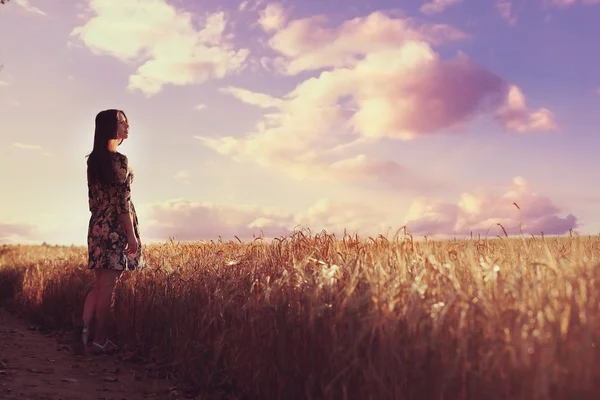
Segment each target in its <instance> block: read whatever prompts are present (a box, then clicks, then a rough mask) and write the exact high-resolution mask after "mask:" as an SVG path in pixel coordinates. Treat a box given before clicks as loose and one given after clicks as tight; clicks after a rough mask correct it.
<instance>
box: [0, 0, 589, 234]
mask: <svg viewBox="0 0 600 400" xmlns="http://www.w3.org/2000/svg"><path fill="white" fill-rule="evenodd" d="M427 4H428V3H427V2H425V1H407V2H404V3H403V5H402V6H401V8H398V6H397V3H395V2H391V1H371V2H368V3H365V2H360V1H341V0H331V1H323V2H313V1H307V2H291V1H287V2H285V1H284V2H267V1H259V2H257V1H254V0H253V1H247V2H242V1H203V2H192V1H182V0H179V1H175V0H172V1H169V0H148V1H145V2H139V1H116V0H90V1H73V2H68V3H67V2H62V1H58V0H48V1H44V2H42V1H39V0H38V1H36V0H29V1H24V0H11V1H10V3H9V4H7V5H4V6H0V60H1V62H2V63H3V65H4V68H3V69H2V70H1V71H0V104H2V107H0V118H1V119H2V121H3V125H2V127H3V129H2V131H3V133H2V135H1V136H0V167H1V168H0V171H2V172H0V186H1V187H3V188H5V189H6V190H4V193H3V205H4V207H2V209H0V241H2V242H8V243H13V242H19V243H21V242H22V243H36V242H42V241H46V242H50V243H58V244H71V243H75V244H85V238H86V232H87V223H88V219H89V211H88V209H87V188H86V183H85V155H86V154H87V153H88V152H89V151H90V150H91V145H92V137H93V119H94V117H95V114H96V113H97V112H98V111H100V110H102V109H105V108H121V109H123V110H125V112H126V113H127V115H128V116H129V119H130V122H131V133H130V139H128V140H127V141H126V142H125V143H124V144H123V145H122V148H121V150H120V151H122V152H123V153H124V154H127V156H128V157H129V158H130V162H131V164H132V166H133V168H134V170H135V172H136V181H135V182H134V185H133V188H132V189H133V201H134V202H135V204H136V208H137V209H138V210H139V214H140V215H139V217H140V228H141V231H142V236H144V237H145V238H146V241H148V242H150V241H155V240H164V239H166V238H168V237H169V236H173V237H175V238H176V239H181V240H196V239H212V238H216V237H218V236H222V237H226V238H227V237H229V238H230V237H233V235H234V234H235V235H238V236H240V237H246V238H248V237H252V235H253V234H260V232H261V231H262V232H263V233H264V234H265V236H268V237H273V236H278V235H284V234H289V233H290V232H292V231H293V230H294V228H296V227H310V228H311V229H312V230H313V231H318V230H321V229H326V230H328V231H330V232H336V233H339V232H342V231H343V230H344V228H346V229H348V230H349V231H357V232H358V233H359V234H361V235H363V236H368V235H375V234H378V233H385V232H386V231H387V230H388V229H390V228H391V229H397V228H399V227H400V226H403V225H405V224H406V225H407V226H408V229H409V230H410V231H412V232H413V233H414V234H415V235H417V236H419V235H429V236H431V235H439V236H440V237H443V236H459V237H460V236H468V235H469V233H470V232H475V233H477V232H485V231H487V229H488V228H489V227H490V226H494V225H495V224H496V223H501V224H503V225H504V226H505V227H507V229H508V230H509V231H510V232H511V233H515V232H517V231H518V226H519V223H521V226H522V227H523V228H524V230H525V231H526V232H527V233H539V232H540V231H544V232H545V233H553V234H565V233H568V231H569V229H574V230H576V231H579V232H581V233H597V232H598V231H599V230H600V217H598V216H597V213H596V212H595V210H596V208H597V207H598V205H599V203H600V194H598V193H597V191H596V189H595V187H596V185H597V183H598V182H600V179H599V178H600V173H599V172H598V168H596V157H595V154H596V151H597V149H598V148H599V145H600V139H598V135H597V134H596V133H597V130H598V126H600V115H599V113H598V110H599V109H600V71H599V70H598V68H597V66H598V64H599V62H600V52H598V51H595V48H596V47H597V44H596V43H595V38H597V37H598V36H599V35H600V26H598V24H595V23H594V21H598V20H600V2H599V1H594V0H582V1H573V0H552V1H550V0H533V1H530V2H526V3H524V2H521V3H517V2H510V1H506V0H504V1H485V2H483V1H482V2H475V1H472V0H463V1H459V0H443V1H439V0H438V1H437V2H436V3H431V4H430V5H429V6H427ZM513 202H516V203H518V204H520V205H521V211H520V212H519V210H517V209H516V208H515V207H514V205H512V203H513Z"/></svg>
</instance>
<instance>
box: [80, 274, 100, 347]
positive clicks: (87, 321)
mask: <svg viewBox="0 0 600 400" xmlns="http://www.w3.org/2000/svg"><path fill="white" fill-rule="evenodd" d="M97 279H98V278H97V275H96V280H97ZM95 314H96V284H95V285H94V287H93V288H92V290H90V291H89V293H88V294H87V296H86V298H85V303H84V305H83V318H82V319H83V329H84V331H87V334H86V335H85V336H84V337H83V340H84V341H86V339H87V338H88V337H89V336H90V334H91V333H92V332H91V329H92V328H91V327H92V324H93V320H94V315H95Z"/></svg>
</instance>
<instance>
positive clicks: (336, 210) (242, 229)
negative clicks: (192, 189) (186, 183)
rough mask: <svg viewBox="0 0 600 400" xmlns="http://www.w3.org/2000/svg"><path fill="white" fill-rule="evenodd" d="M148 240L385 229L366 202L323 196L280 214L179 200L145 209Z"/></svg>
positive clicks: (382, 219)
mask: <svg viewBox="0 0 600 400" xmlns="http://www.w3.org/2000/svg"><path fill="white" fill-rule="evenodd" d="M143 217H144V220H145V221H146V223H145V224H146V228H145V229H144V232H142V234H143V236H144V237H146V238H147V240H149V241H156V240H166V239H168V238H169V237H174V238H175V239H176V240H180V241H193V240H211V239H212V240H214V239H218V237H219V236H220V237H222V238H223V239H224V240H231V239H234V236H237V237H239V238H240V239H241V240H252V238H253V237H255V236H261V235H263V234H264V237H265V238H267V239H268V238H274V237H280V236H287V235H290V234H291V233H293V232H294V231H295V230H298V229H305V228H309V229H311V231H313V232H317V231H321V230H323V229H325V230H327V231H328V232H330V233H335V234H342V233H343V232H344V229H347V230H348V231H349V232H358V233H359V234H361V235H362V234H377V233H379V232H382V230H384V229H386V227H387V225H386V221H387V219H386V217H385V215H384V211H383V210H381V209H378V208H374V207H370V206H368V205H365V204H361V203H357V202H348V201H343V202H340V201H332V200H329V199H322V200H320V201H318V202H316V203H315V204H314V205H313V206H312V207H310V208H308V209H307V210H306V211H304V212H299V213H283V212H280V211H277V210H270V209H267V208H261V207H256V206H243V205H226V204H210V203H199V202H194V201H190V200H184V199H178V200H170V201H166V202H163V203H157V204H152V205H150V206H148V207H146V208H145V210H144V212H143Z"/></svg>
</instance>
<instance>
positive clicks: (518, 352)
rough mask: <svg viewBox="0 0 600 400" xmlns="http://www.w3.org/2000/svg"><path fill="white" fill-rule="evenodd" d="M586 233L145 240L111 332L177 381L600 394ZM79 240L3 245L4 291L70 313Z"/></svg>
mask: <svg viewBox="0 0 600 400" xmlns="http://www.w3.org/2000/svg"><path fill="white" fill-rule="evenodd" d="M599 247H600V239H599V238H597V237H582V238H579V237H566V238H545V239H543V238H528V239H525V238H517V239H507V238H504V239H495V240H490V241H484V240H460V241H445V242H441V241H425V242H413V241H412V238H411V237H410V236H405V237H400V238H398V239H396V240H393V241H388V240H387V239H385V238H384V237H378V238H369V239H367V240H360V239H359V238H357V237H351V236H345V237H343V238H340V239H337V238H336V237H335V236H333V235H328V234H326V233H322V234H317V235H312V234H311V235H305V234H304V233H297V234H295V235H293V236H290V237H288V238H283V239H281V240H277V241H275V242H274V243H272V244H266V243H261V242H260V241H256V242H253V243H249V244H241V243H210V244H182V243H175V242H168V243H164V244H160V245H152V246H146V247H145V248H144V251H145V254H146V258H147V260H148V262H149V264H150V265H151V267H150V268H147V269H145V270H142V271H138V272H135V273H127V274H125V275H124V276H123V278H122V280H121V281H120V283H119V284H118V286H117V289H116V293H115V299H114V311H115V318H116V323H117V326H118V336H119V337H118V340H119V341H120V342H121V343H122V344H124V345H127V346H128V348H129V349H134V350H135V352H136V353H137V354H138V355H140V356H142V357H153V358H154V359H156V360H157V361H158V362H160V363H161V364H162V365H168V366H170V367H172V368H173V370H174V371H175V372H176V376H177V377H178V378H179V379H181V381H182V382H185V383H186V384H187V385H190V386H193V387H197V388H204V389H205V390H221V391H226V392H228V393H230V394H231V395H232V396H234V397H237V398H252V399H276V398H281V399H296V398H306V399H345V398H347V399H550V398H551V399H563V398H578V399H584V398H594V396H598V395H600V368H599V364H598V360H597V359H598V350H597V347H598V345H600V342H599V339H600V337H599V329H598V327H599V325H598V317H597V314H598V306H599V300H600V299H599V296H600V292H599V291H598V278H599V274H600V260H599V255H600V252H599ZM86 261H87V255H86V249H85V248H65V247H57V248H55V247H49V246H37V247H25V246H19V247H16V246H13V247H10V246H4V247H1V248H0V293H1V294H0V301H2V300H3V299H4V301H5V302H6V301H9V304H11V305H12V306H13V307H16V308H17V309H18V310H21V311H23V312H24V313H25V314H26V315H27V316H28V317H29V318H30V319H32V320H34V321H37V322H38V323H43V324H44V325H45V326H48V327H51V328H69V327H70V326H71V324H72V315H80V314H81V308H82V303H83V298H84V296H85V294H86V292H87V290H88V289H89V288H90V287H91V286H90V285H91V282H92V274H91V273H90V272H89V271H87V270H86V269H85V265H86Z"/></svg>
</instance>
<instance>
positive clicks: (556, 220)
mask: <svg viewBox="0 0 600 400" xmlns="http://www.w3.org/2000/svg"><path fill="white" fill-rule="evenodd" d="M515 204H517V205H518V206H519V207H517V206H516V205H515ZM560 213H561V210H560V208H559V207H558V206H557V205H556V204H554V203H553V202H552V200H551V199H549V198H548V197H545V196H542V195H538V194H537V193H535V192H533V191H532V189H531V187H530V186H529V184H528V183H527V182H526V181H525V180H524V179H522V178H515V180H514V181H513V183H512V185H511V186H510V187H509V188H508V190H507V192H506V193H504V194H503V195H496V194H493V193H487V192H484V191H475V192H473V193H463V194H462V195H461V196H460V199H459V201H458V202H457V203H448V202H442V201H436V200H431V199H418V200H415V201H414V202H413V204H412V206H411V209H410V210H409V213H408V215H407V220H408V223H407V225H408V229H409V230H410V231H411V232H413V233H415V234H419V235H435V234H446V235H452V234H455V235H469V234H470V233H471V232H472V233H473V234H486V233H487V232H488V230H489V232H490V234H491V235H495V234H498V232H500V233H502V231H501V228H500V227H499V226H498V225H497V224H502V226H504V228H505V229H506V231H507V233H508V234H513V235H514V234H520V232H521V229H522V231H523V233H525V234H536V235H537V234H540V232H544V233H545V234H548V235H553V234H556V235H558V234H564V233H566V232H568V231H569V229H575V228H577V226H578V222H577V217H575V216H574V215H573V214H568V215H566V216H560ZM519 224H520V227H519Z"/></svg>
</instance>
